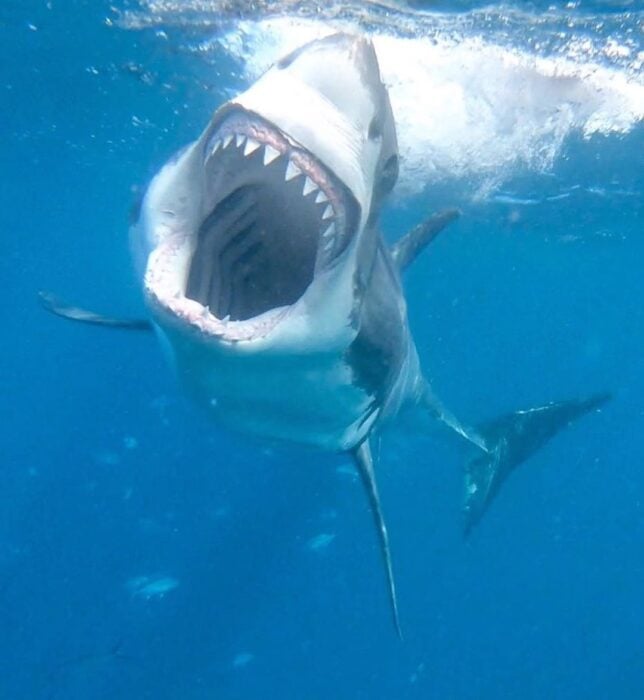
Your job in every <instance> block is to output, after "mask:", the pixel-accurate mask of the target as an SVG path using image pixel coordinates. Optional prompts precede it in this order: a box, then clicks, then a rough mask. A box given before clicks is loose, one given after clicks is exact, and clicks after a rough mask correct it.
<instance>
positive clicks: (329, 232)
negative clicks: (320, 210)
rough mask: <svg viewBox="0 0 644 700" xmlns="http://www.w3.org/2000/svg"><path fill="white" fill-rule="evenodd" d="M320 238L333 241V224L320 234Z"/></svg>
mask: <svg viewBox="0 0 644 700" xmlns="http://www.w3.org/2000/svg"><path fill="white" fill-rule="evenodd" d="M322 238H323V239H324V240H325V241H327V240H329V239H330V240H333V239H334V238H335V224H331V225H330V226H328V227H327V229H326V231H325V232H324V233H323V234H322Z"/></svg>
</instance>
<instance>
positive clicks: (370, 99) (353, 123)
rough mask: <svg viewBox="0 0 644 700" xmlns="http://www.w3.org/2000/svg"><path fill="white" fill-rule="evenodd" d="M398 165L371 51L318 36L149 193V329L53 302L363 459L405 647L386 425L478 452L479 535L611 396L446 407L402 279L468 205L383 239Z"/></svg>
mask: <svg viewBox="0 0 644 700" xmlns="http://www.w3.org/2000/svg"><path fill="white" fill-rule="evenodd" d="M398 171H399V153H398V147H397V138H396V124H395V120H394V114H393V110H392V106H391V102H390V99H389V94H388V90H387V88H386V86H385V84H384V83H383V79H382V76H381V72H380V69H379V65H378V58H377V55H376V51H375V49H374V46H373V44H372V42H371V41H370V39H369V38H367V37H366V36H363V35H355V34H349V33H336V34H332V35H330V36H327V37H325V38H322V39H318V40H315V41H313V42H310V43H307V44H305V45H303V46H301V47H300V48H298V49H296V50H295V51H293V52H291V53H289V54H288V55H286V56H284V57H283V58H281V59H280V60H278V61H277V62H276V63H275V64H274V65H273V66H271V67H270V68H269V69H268V70H267V71H266V72H265V73H264V74H263V75H262V76H261V77H260V78H259V79H258V80H257V81H256V82H254V83H253V84H252V85H250V87H248V89H247V90H245V91H244V92H242V93H241V94H239V95H237V96H236V97H234V98H232V99H230V100H229V101H227V102H226V103H225V104H223V105H222V106H220V107H219V108H218V109H217V110H216V111H215V112H214V114H213V116H212V119H211V120H210V122H209V123H208V125H207V126H206V128H205V129H204V131H203V132H202V133H201V135H200V136H199V137H198V138H197V140H195V141H194V142H193V143H191V144H189V145H188V146H186V147H185V148H184V149H183V150H181V151H180V152H179V153H178V154H177V155H175V156H174V157H173V158H172V159H171V160H170V161H169V162H168V163H166V165H165V166H163V167H162V168H161V170H160V171H159V172H158V173H157V174H156V176H155V177H154V178H153V179H152V181H151V182H150V184H149V186H148V188H147V191H146V193H145V195H144V197H143V199H142V201H141V203H140V206H139V209H138V212H137V216H136V220H135V222H134V224H133V226H132V228H131V244H132V249H133V251H134V259H135V266H136V269H137V271H138V275H139V278H140V280H141V285H142V289H143V295H144V298H145V303H146V307H147V310H148V312H149V317H148V318H146V319H121V318H117V317H112V316H105V315H102V314H98V313H94V312H91V311H87V310H85V309H82V308H80V307H75V306H70V305H68V304H65V303H63V302H62V301H59V300H58V299H56V298H55V297H53V296H52V295H50V294H42V296H41V300H42V302H43V304H44V306H45V307H46V308H47V309H48V310H49V311H51V312H53V313H55V314H58V315H60V316H63V317H65V318H69V319H72V320H76V321H80V322H84V323H91V324H97V325H103V326H110V327H115V328H124V329H129V330H153V331H154V332H155V333H156V335H157V336H158V338H159V340H160V342H161V344H162V346H163V347H164V349H165V352H166V354H167V356H168V358H169V362H170V364H171V365H172V367H173V368H174V371H175V373H176V375H177V377H178V380H179V382H180V384H181V385H182V386H183V387H184V389H185V391H186V392H187V394H188V395H190V396H191V397H192V398H193V399H194V401H195V402H196V403H197V404H199V405H200V406H201V407H202V408H203V409H204V410H205V411H206V412H208V413H209V414H210V415H211V416H212V418H213V419H215V420H216V421H217V422H219V423H220V424H223V425H225V426H228V427H229V428H231V429H233V430H235V431H240V432H242V433H246V434H249V435H253V436H258V437H260V438H266V439H270V440H280V441H286V442H292V443H299V444H302V445H308V446H311V447H313V448H316V449H319V450H324V451H327V452H332V453H342V454H346V455H349V456H350V457H351V459H352V460H353V462H354V463H355V465H356V467H357V469H358V471H359V473H360V476H361V479H362V481H363V482H364V486H365V490H366V494H367V497H368V501H369V504H370V509H371V511H372V513H373V519H374V522H375V525H376V531H377V537H378V538H379V543H380V550H381V552H382V559H383V562H384V570H385V574H386V582H387V589H388V597H389V601H390V608H391V612H392V616H393V622H394V625H395V628H396V630H397V631H398V634H399V635H400V636H402V632H401V623H400V614H399V609H398V599H397V593H396V586H395V580H394V569H393V563H392V553H391V547H390V541H389V535H388V531H387V527H386V524H385V518H384V513H383V508H382V505H381V499H380V494H379V491H378V486H377V480H376V469H375V461H376V460H375V459H374V447H373V446H374V441H375V440H376V438H377V436H379V435H380V433H381V432H382V430H383V429H384V427H385V426H386V425H388V424H390V423H391V422H392V421H393V420H394V419H396V418H398V417H399V416H401V415H402V414H405V413H407V412H417V413H421V414H423V415H424V416H426V417H428V418H429V419H430V422H431V423H432V424H438V425H441V426H443V427H445V428H446V429H447V431H448V432H450V433H452V434H454V435H455V436H456V437H457V438H458V439H459V440H463V441H465V442H466V443H468V444H469V445H470V446H471V450H472V452H473V457H472V459H471V460H470V462H469V463H468V464H467V465H466V467H465V478H464V493H465V496H464V505H463V513H464V523H465V533H466V534H468V533H469V532H470V531H471V530H472V528H473V527H474V525H475V524H476V523H477V522H478V521H479V520H480V518H481V516H482V515H483V514H484V512H485V511H486V510H487V508H488V506H489V505H490V503H491V502H492V500H493V499H494V498H495V497H496V495H497V494H498V492H499V488H500V486H501V485H502V484H503V482H504V481H505V479H506V478H507V476H508V475H509V474H510V473H511V472H512V471H513V470H514V469H515V467H516V466H517V465H519V464H521V463H523V462H525V461H526V460H527V459H528V458H529V457H530V456H531V455H532V454H534V453H535V452H536V451H537V450H538V449H539V448H540V447H541V446H542V445H544V444H545V443H546V442H547V441H548V440H549V439H550V438H552V437H553V436H554V435H555V434H556V433H558V432H559V431H560V430H561V429H562V428H564V427H565V426H567V425H568V424H570V423H571V422H572V421H574V420H576V419H577V418H579V417H581V416H583V415H584V414H587V413H589V412H591V411H595V410H598V409H599V408H600V407H601V406H602V405H603V404H604V403H605V402H606V401H607V400H608V398H609V394H608V393H597V394H595V395H592V396H590V397H589V398H585V399H581V400H579V399H574V400H566V401H560V402H556V403H550V404H546V405H543V406H539V407H536V408H530V409H527V410H520V411H517V412H514V413H510V414H508V415H505V416H501V417H500V418H496V419H494V420H492V421H491V422H488V423H484V424H482V425H481V426H478V427H468V426H466V425H464V424H462V423H461V422H460V421H459V420H458V419H457V418H456V417H455V416H454V414H452V413H451V411H449V410H448V409H447V408H446V407H445V406H444V405H443V403H442V402H441V401H440V400H439V398H438V397H437V395H436V393H435V391H434V390H433V388H432V386H431V385H430V383H429V382H428V380H427V379H426V377H425V375H424V374H423V371H422V369H421V364H420V359H419V354H418V351H417V348H416V346H415V344H414V340H413V337H412V334H411V331H410V327H409V323H408V318H407V305H406V298H405V294H404V291H403V283H402V275H403V273H404V272H405V270H406V269H407V268H408V267H409V266H410V265H411V264H412V263H413V261H414V260H415V259H416V258H417V256H418V255H419V254H420V253H421V251H423V250H424V249H425V248H426V247H427V246H428V245H429V243H431V241H433V240H434V239H435V238H436V236H437V235H438V233H439V232H440V231H442V230H443V229H444V228H445V227H446V226H447V225H448V224H449V223H450V222H451V221H453V220H454V219H455V218H456V217H457V216H458V215H459V212H457V211H456V210H445V211H442V212H439V213H438V214H434V215H432V216H430V217H428V218H427V220H425V221H424V222H422V223H421V224H419V225H418V226H416V227H414V228H413V229H411V230H410V231H407V232H406V233H404V234H403V235H402V236H400V237H399V239H398V240H397V241H396V242H395V243H394V244H393V245H392V246H389V245H387V244H386V242H385V238H384V237H383V235H382V232H381V229H380V227H379V218H380V213H381V211H382V207H383V204H384V203H385V201H386V200H387V197H388V195H389V194H390V192H391V191H392V190H393V188H394V185H395V183H396V180H397V177H398Z"/></svg>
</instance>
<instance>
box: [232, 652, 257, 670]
mask: <svg viewBox="0 0 644 700" xmlns="http://www.w3.org/2000/svg"><path fill="white" fill-rule="evenodd" d="M254 658H255V656H254V655H253V654H249V653H248V652H247V651H244V652H241V653H240V654H237V656H235V658H234V659H233V668H243V667H244V666H248V664H249V663H250V662H251V661H252V660H253V659H254Z"/></svg>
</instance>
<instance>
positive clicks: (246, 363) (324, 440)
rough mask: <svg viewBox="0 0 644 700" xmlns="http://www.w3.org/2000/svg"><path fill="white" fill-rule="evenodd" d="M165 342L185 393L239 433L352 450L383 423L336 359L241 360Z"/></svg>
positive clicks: (344, 365) (348, 370)
mask: <svg viewBox="0 0 644 700" xmlns="http://www.w3.org/2000/svg"><path fill="white" fill-rule="evenodd" d="M162 335H163V336H165V337H164V340H166V341H170V342H164V343H163V344H164V345H165V346H166V348H168V349H169V352H170V357H171V361H172V364H173V365H174V368H175V371H176V373H177V375H178V378H179V381H180V382H181V383H182V385H183V386H184V388H185V390H186V391H187V392H188V393H189V394H190V395H191V396H192V398H193V399H194V400H195V401H196V402H197V404H199V405H200V406H201V407H202V408H203V409H205V410H206V411H207V413H208V414H209V415H210V416H212V417H213V418H214V419H216V420H217V421H218V422H219V423H221V424H224V425H225V426H226V427H228V428H229V429H232V430H234V431H236V432H243V433H246V434H250V435H255V436H257V437H260V438H268V439H274V440H280V441H288V442H297V443H300V444H306V445H310V446H313V447H317V448H320V449H323V450H331V451H346V450H349V449H351V448H352V447H354V446H355V445H357V444H359V443H360V442H361V441H362V440H363V439H364V438H365V437H366V436H367V435H368V433H369V431H370V429H371V428H372V426H373V423H374V421H375V420H376V419H377V418H378V414H379V407H378V406H377V405H376V403H375V400H374V397H373V396H372V395H370V394H369V393H368V392H367V391H366V390H365V389H364V388H363V387H362V386H360V385H359V384H358V383H356V381H355V376H354V374H353V370H352V367H351V366H350V365H349V364H348V363H347V361H346V359H345V357H344V356H343V355H342V354H338V353H337V352H329V353H312V354H310V355H300V356H296V355H265V354H260V355H247V356H242V357H240V356H239V355H237V354H235V353H226V352H216V351H213V348H212V347H210V346H208V345H204V344H200V343H194V341H192V340H189V339H185V338H173V339H170V338H168V337H167V336H166V333H165V332H164V331H162Z"/></svg>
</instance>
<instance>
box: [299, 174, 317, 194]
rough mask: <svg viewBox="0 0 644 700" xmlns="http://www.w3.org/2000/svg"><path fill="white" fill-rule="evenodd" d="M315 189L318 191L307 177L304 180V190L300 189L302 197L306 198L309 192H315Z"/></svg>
mask: <svg viewBox="0 0 644 700" xmlns="http://www.w3.org/2000/svg"><path fill="white" fill-rule="evenodd" d="M317 189H318V186H317V185H316V184H315V182H313V180H311V178H310V177H309V176H308V175H307V176H306V178H305V180H304V188H303V189H302V197H306V195H308V194H311V192H315V191H316V190H317Z"/></svg>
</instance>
